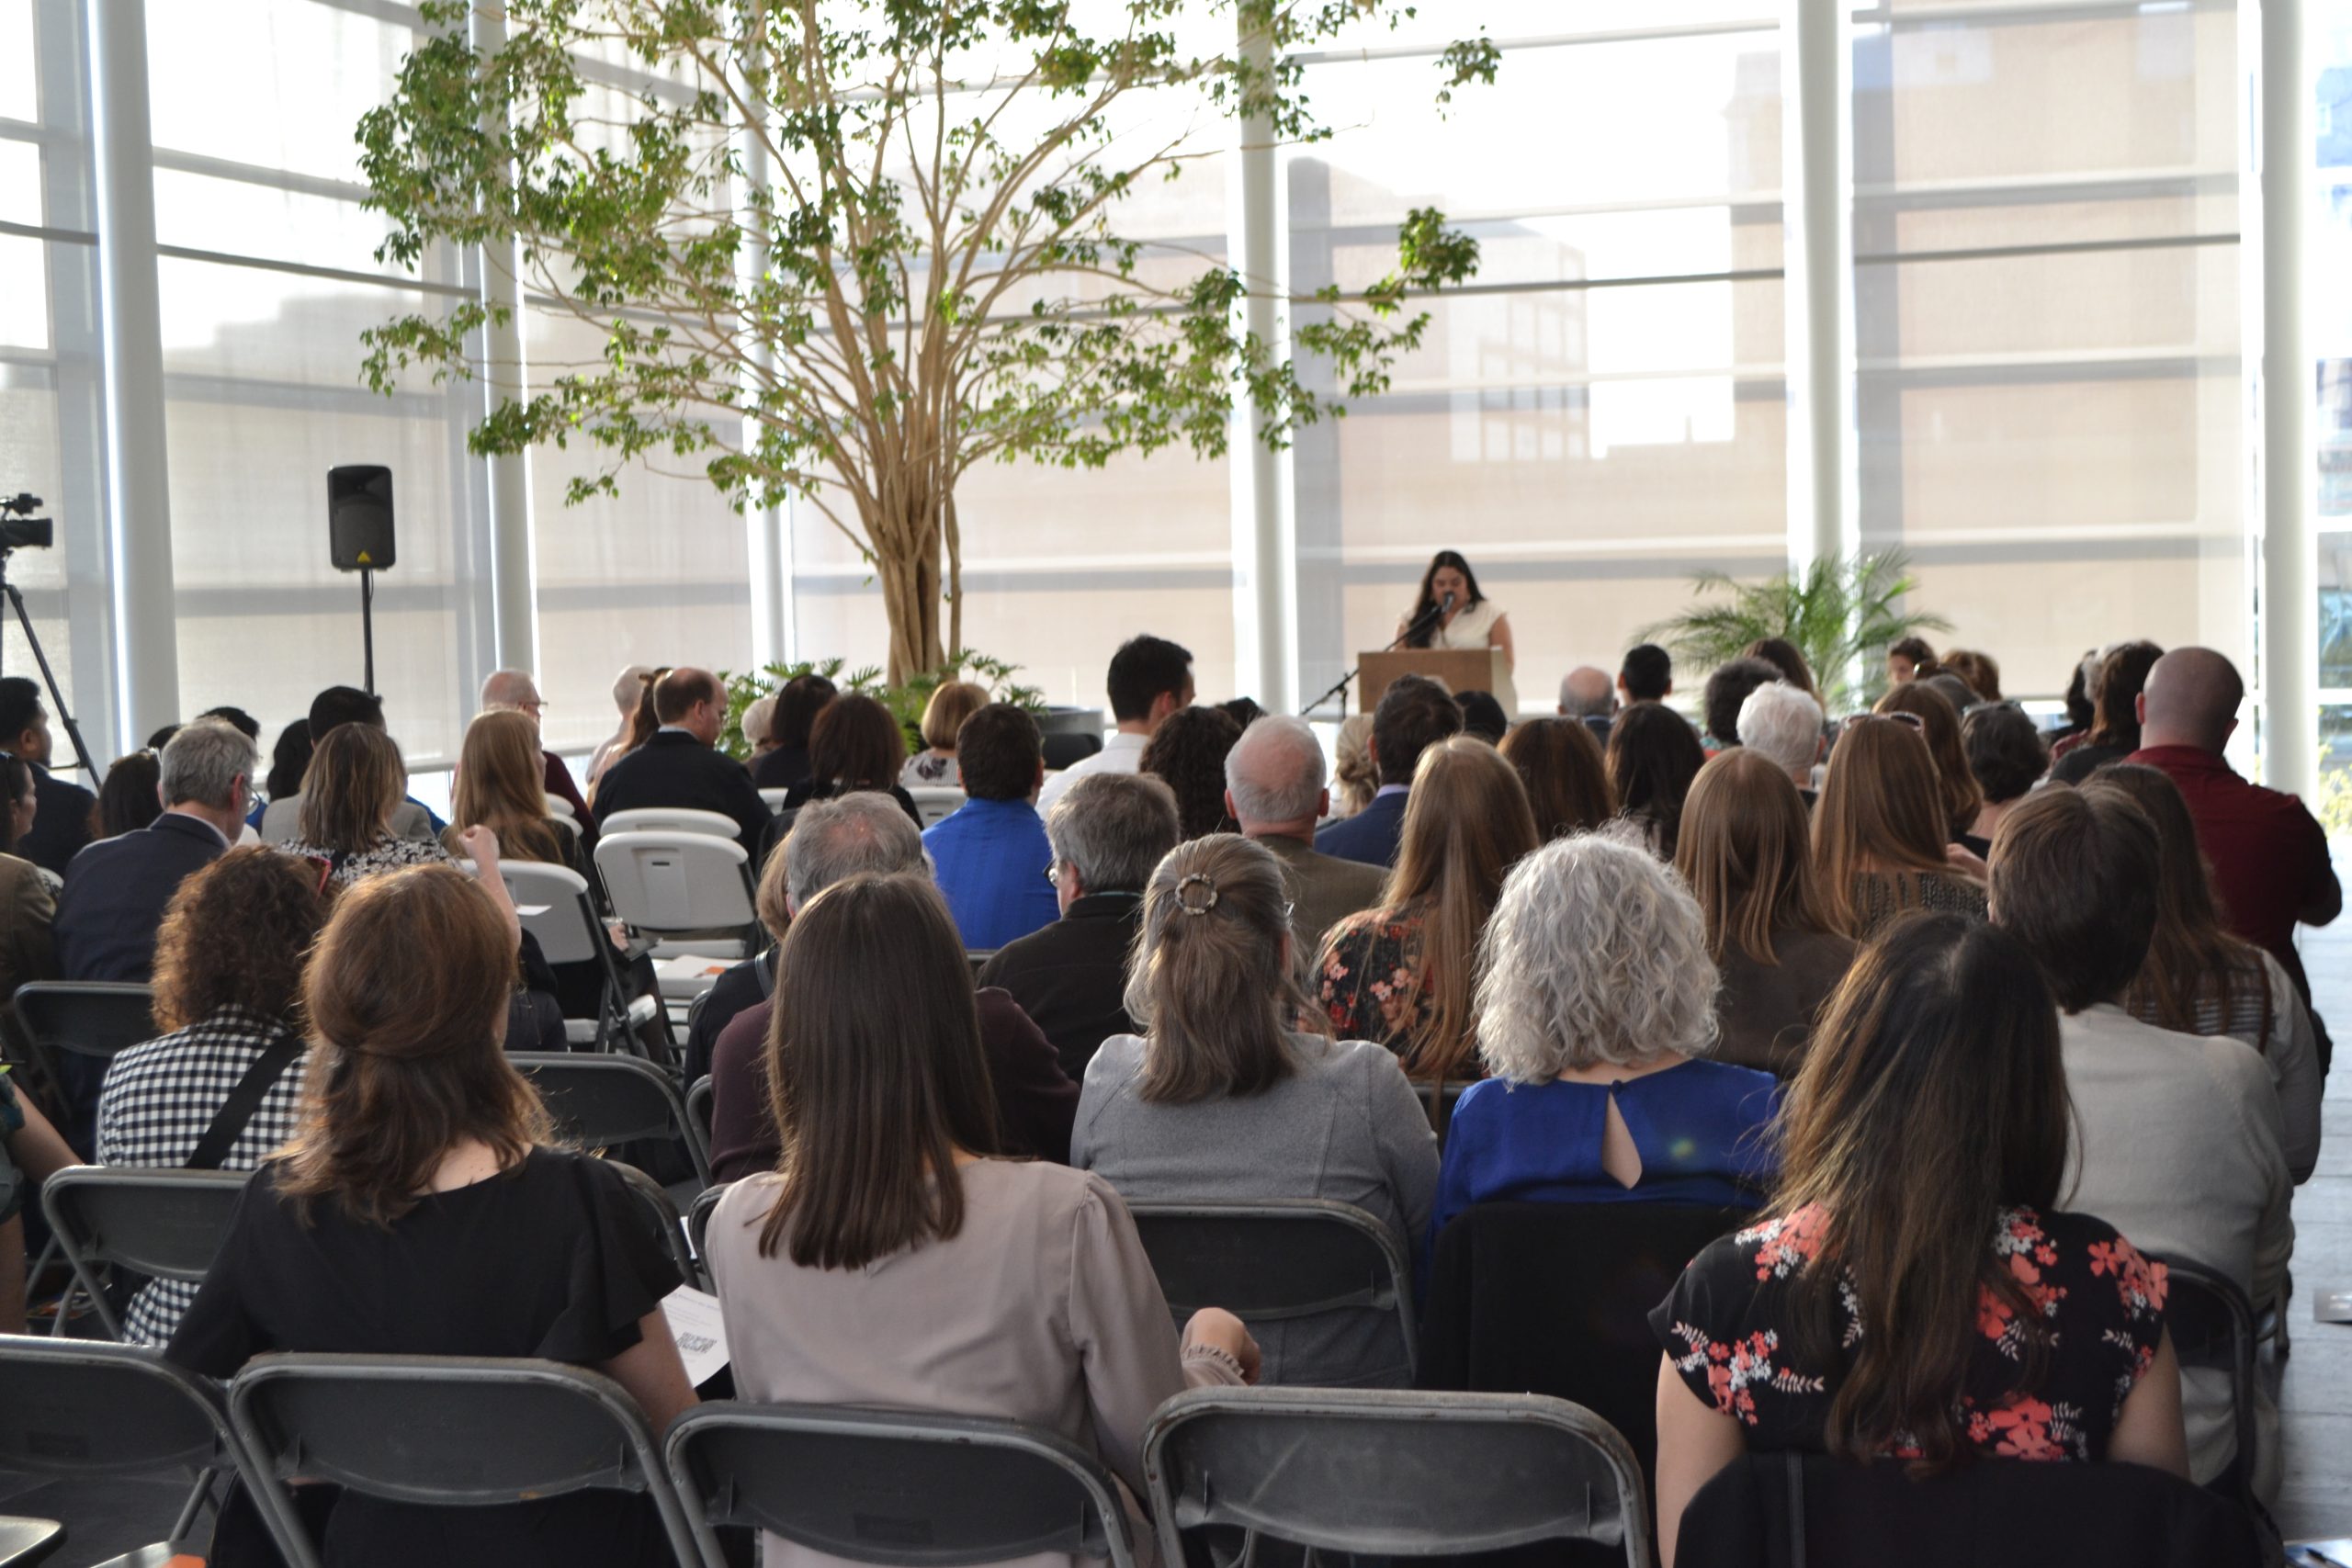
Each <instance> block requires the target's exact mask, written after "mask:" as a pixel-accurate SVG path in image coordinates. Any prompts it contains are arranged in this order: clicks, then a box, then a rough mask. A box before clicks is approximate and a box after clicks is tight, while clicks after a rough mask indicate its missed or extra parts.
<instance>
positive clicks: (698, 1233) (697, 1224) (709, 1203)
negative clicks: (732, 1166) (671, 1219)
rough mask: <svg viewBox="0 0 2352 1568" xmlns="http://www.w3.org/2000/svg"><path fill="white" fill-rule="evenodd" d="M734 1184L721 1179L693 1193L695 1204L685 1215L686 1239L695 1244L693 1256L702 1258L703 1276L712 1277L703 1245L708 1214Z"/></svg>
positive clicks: (708, 1224) (707, 1254) (707, 1229)
mask: <svg viewBox="0 0 2352 1568" xmlns="http://www.w3.org/2000/svg"><path fill="white" fill-rule="evenodd" d="M734 1185H735V1184H734V1183H733V1182H731V1181H722V1182H720V1183H719V1184H718V1186H716V1187H706V1188H704V1189H703V1190H701V1191H700V1192H698V1193H696V1194H695V1206H694V1208H693V1209H692V1210H691V1211H690V1212H689V1213H687V1215H686V1235H687V1239H689V1240H690V1241H692V1242H693V1243H694V1245H695V1257H696V1258H700V1259H702V1271H703V1274H704V1277H705V1278H712V1277H713V1276H712V1275H711V1272H710V1251H709V1249H708V1247H706V1246H705V1245H704V1238H705V1237H707V1236H708V1235H710V1216H711V1214H712V1213H714V1212H715V1211H717V1209H718V1201H719V1200H720V1199H721V1198H724V1197H726V1196H727V1190H728V1189H729V1188H730V1187H732V1186H734Z"/></svg>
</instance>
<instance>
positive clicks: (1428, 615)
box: [1298, 595, 1453, 718]
mask: <svg viewBox="0 0 2352 1568" xmlns="http://www.w3.org/2000/svg"><path fill="white" fill-rule="evenodd" d="M1452 608H1453V599H1452V597H1451V596H1450V595H1449V596H1448V597H1447V599H1446V600H1445V601H1444V602H1443V603H1442V604H1432V605H1430V607H1429V608H1428V609H1426V610H1424V611H1422V612H1421V613H1420V614H1419V615H1417V616H1415V617H1414V619H1413V624H1412V625H1411V626H1407V627H1406V628H1405V629H1404V630H1403V631H1401V632H1398V633H1397V640H1396V641H1394V642H1392V643H1390V644H1389V645H1388V646H1387V647H1386V648H1384V649H1381V650H1380V651H1381V652H1383V653H1394V652H1395V651H1396V650H1397V649H1400V648H1402V647H1404V646H1405V645H1406V644H1407V643H1408V642H1410V641H1412V640H1413V638H1414V637H1417V636H1419V633H1420V630H1421V628H1422V627H1423V626H1428V625H1429V624H1430V622H1432V621H1434V620H1436V619H1437V618H1438V617H1439V616H1441V615H1444V614H1445V613H1446V611H1448V610H1450V609H1452ZM1356 674H1357V671H1354V670H1351V671H1348V672H1347V673H1346V674H1344V675H1342V676H1340V678H1339V679H1338V680H1336V681H1334V682H1331V685H1330V689H1329V690H1328V691H1326V692H1325V693H1324V694H1322V695H1321V696H1319V697H1317V698H1316V699H1315V700H1314V701H1313V702H1311V703H1309V704H1307V705H1306V706H1305V707H1303V708H1301V709H1299V710H1298V716H1299V717H1301V718H1305V717H1306V716H1307V715H1308V714H1311V713H1313V712H1314V711H1315V710H1316V709H1317V708H1319V707H1321V706H1322V705H1324V704H1325V703H1328V702H1329V701H1330V700H1331V699H1332V698H1333V697H1337V696H1341V695H1343V694H1346V692H1347V689H1348V682H1351V681H1352V680H1354V679H1355V678H1356Z"/></svg>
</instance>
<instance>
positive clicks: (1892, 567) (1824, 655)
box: [1640, 550, 1951, 709]
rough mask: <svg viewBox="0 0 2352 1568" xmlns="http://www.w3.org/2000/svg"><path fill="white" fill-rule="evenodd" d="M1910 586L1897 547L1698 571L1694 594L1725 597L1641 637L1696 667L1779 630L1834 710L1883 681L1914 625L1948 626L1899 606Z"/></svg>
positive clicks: (1925, 628) (1732, 655)
mask: <svg viewBox="0 0 2352 1568" xmlns="http://www.w3.org/2000/svg"><path fill="white" fill-rule="evenodd" d="M1917 586H1918V585H1917V583H1916V582H1915V581H1913V580H1912V578H1911V575H1910V559H1909V558H1908V557H1907V556H1905V554H1904V553H1903V552H1902V551H1901V550H1889V551H1887V552H1886V553H1885V554H1883V555H1872V556H1860V557H1857V558H1853V559H1850V560H1818V561H1815V562H1814V563H1813V564H1812V565H1811V566H1810V567H1808V568H1806V569H1805V570H1804V571H1803V572H1801V573H1791V572H1785V571H1784V572H1781V573H1778V574H1777V575H1775V576H1772V577H1768V578H1766V579H1764V580H1763V581H1760V582H1740V581H1736V580H1735V579H1733V578H1732V577H1730V576H1728V575H1726V574H1725V573H1723V572H1720V571H1705V572H1701V573H1700V574H1699V575H1698V576H1697V577H1695V578H1693V579H1692V580H1691V589H1692V592H1694V593H1696V594H1698V595H1700V596H1701V597H1704V596H1705V595H1707V594H1711V593H1727V594H1729V595H1730V597H1729V598H1728V599H1724V600H1721V601H1719V602H1716V603H1713V604H1697V605H1694V606H1693V607H1692V608H1691V609H1689V610H1687V611H1685V612H1684V613H1682V614H1681V615H1677V616H1675V617H1673V618H1672V619H1670V620H1665V621H1660V622H1658V623H1657V625H1656V626H1645V627H1643V628H1642V631H1641V633H1640V635H1641V636H1642V637H1645V638H1646V639H1650V640H1653V641H1657V642H1660V643H1663V644H1664V645H1665V646H1666V648H1667V649H1668V651H1670V652H1671V653H1673V655H1674V656H1675V657H1676V658H1677V659H1679V660H1688V661H1689V662H1690V663H1691V664H1694V665H1697V666H1699V667H1701V668H1702V669H1713V667H1714V666H1716V665H1718V664H1721V663H1724V661H1726V660H1733V659H1736V658H1738V657H1739V656H1740V654H1741V653H1743V652H1745V651H1746V650H1747V646H1748V645H1749V644H1750V643H1753V642H1756V641H1758V639H1760V638H1763V637H1786V638H1788V639H1789V640H1790V641H1791V642H1792V643H1794V644H1796V645H1797V648H1798V649H1799V650H1800V651H1802V652H1803V653H1804V658H1805V662H1806V663H1807V664H1810V665H1811V666H1813V674H1814V680H1815V682H1817V683H1818V684H1819V685H1820V687H1821V696H1822V701H1823V703H1824V704H1825V705H1826V706H1828V707H1830V708H1833V709H1835V708H1837V707H1838V706H1839V705H1842V704H1845V703H1849V702H1853V701H1856V700H1871V699H1874V698H1875V697H1876V696H1877V694H1878V693H1879V691H1880V690H1881V689H1882V688H1883V686H1884V685H1885V683H1886V668H1885V666H1886V649H1887V645H1888V644H1889V643H1892V642H1894V641H1897V640H1899V639H1900V638H1903V637H1908V636H1910V635H1911V634H1912V633H1914V632H1930V631H1932V632H1942V631H1950V630H1951V622H1949V621H1946V620H1944V619H1942V618H1941V617H1940V616H1937V615H1921V614H1915V613H1912V612H1908V611H1905V610H1904V609H1902V608H1901V607H1900V603H1899V602H1900V601H1901V600H1902V598H1903V596H1904V595H1905V594H1907V593H1909V592H1912V590H1913V589H1915V588H1917Z"/></svg>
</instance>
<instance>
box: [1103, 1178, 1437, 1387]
mask: <svg viewBox="0 0 2352 1568" xmlns="http://www.w3.org/2000/svg"><path fill="white" fill-rule="evenodd" d="M1127 1212H1128V1213H1131V1214H1133V1215H1134V1216H1135V1222H1136V1234H1137V1235H1140V1236H1141V1237H1142V1239H1143V1249H1144V1251H1145V1253H1146V1254H1147V1255H1148V1256H1149V1257H1150V1258H1151V1269H1152V1272H1153V1273H1154V1274H1156V1275H1158V1276H1159V1289H1160V1292H1161V1293H1162V1294H1164V1295H1165V1296H1167V1298H1168V1308H1169V1311H1170V1312H1171V1313H1173V1314H1175V1317H1176V1321H1177V1323H1178V1324H1179V1325H1182V1323H1183V1321H1184V1320H1185V1319H1186V1318H1188V1317H1190V1316H1192V1314H1193V1313H1194V1312H1195V1311H1196V1310H1198V1309H1199V1308H1201V1307H1204V1306H1219V1307H1223V1308H1225V1309H1226V1310H1227V1312H1230V1313H1232V1314H1234V1315H1235V1316H1237V1317H1238V1318H1240V1319H1241V1321H1242V1322H1244V1323H1246V1324H1249V1325H1251V1326H1252V1327H1253V1328H1254V1327H1256V1326H1257V1325H1261V1324H1281V1323H1285V1322H1291V1321H1295V1320H1297V1319H1300V1318H1310V1317H1326V1316H1328V1315H1329V1314H1340V1313H1371V1314H1379V1315H1381V1316H1384V1317H1388V1318H1390V1319H1392V1320H1393V1322H1394V1325H1395V1331H1396V1340H1397V1350H1396V1356H1397V1361H1396V1364H1397V1366H1398V1367H1399V1368H1401V1369H1402V1370H1403V1372H1404V1375H1405V1381H1407V1382H1410V1381H1411V1375H1412V1371H1413V1367H1414V1364H1415V1359H1416V1357H1417V1356H1418V1355H1419V1336H1418V1335H1417V1334H1416V1332H1415V1330H1414V1327H1413V1292H1412V1284H1411V1280H1412V1276H1411V1274H1410V1273H1409V1272H1408V1268H1407V1258H1408V1254H1407V1252H1406V1249H1405V1245H1404V1243H1403V1242H1402V1241H1401V1240H1399V1239H1398V1238H1397V1235H1394V1234H1393V1233H1392V1232H1391V1231H1390V1230H1389V1229H1388V1227H1387V1226H1385V1225H1384V1224H1381V1223H1380V1222H1379V1221H1378V1220H1375V1219H1374V1218H1373V1217H1372V1216H1371V1215H1370V1214H1367V1213H1364V1212H1363V1210H1362V1209H1358V1208H1353V1207H1351V1206H1350V1205H1348V1204H1346V1203H1332V1202H1326V1201H1323V1200H1321V1199H1316V1198H1287V1199H1275V1200H1272V1201H1265V1202H1259V1203H1178V1202H1150V1203H1130V1204H1128V1205H1127ZM1263 1337H1265V1336H1262V1335H1261V1338H1263ZM1270 1349H1272V1353H1271V1354H1270V1355H1269V1356H1268V1365H1267V1369H1266V1381H1268V1382H1276V1381H1279V1380H1283V1379H1288V1380H1290V1381H1295V1382H1314V1381H1317V1379H1318V1377H1328V1376H1329V1374H1328V1373H1327V1372H1325V1371H1323V1370H1322V1369H1319V1368H1316V1367H1312V1366H1293V1367H1285V1366H1283V1364H1282V1357H1281V1355H1280V1353H1279V1349H1278V1348H1270Z"/></svg>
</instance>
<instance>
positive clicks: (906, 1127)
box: [760, 876, 998, 1269]
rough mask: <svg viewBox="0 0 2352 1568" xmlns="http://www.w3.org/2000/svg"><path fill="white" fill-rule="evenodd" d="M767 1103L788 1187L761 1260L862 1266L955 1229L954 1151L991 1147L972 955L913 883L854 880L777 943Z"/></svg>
mask: <svg viewBox="0 0 2352 1568" xmlns="http://www.w3.org/2000/svg"><path fill="white" fill-rule="evenodd" d="M775 995H776V1003H775V1012H774V1014H773V1015H772V1016H771V1017H770V1019H769V1021H768V1040H767V1072H768V1103H769V1107H770V1110H771V1111H773V1113H774V1115H775V1124H776V1130H777V1131H778V1132H779V1133H781V1134H783V1140H784V1152H783V1154H782V1156H780V1158H779V1161H778V1164H777V1170H778V1172H779V1173H780V1174H781V1175H782V1176H783V1178H784V1180H783V1182H782V1184H781V1187H780V1189H779V1190H778V1191H777V1193H776V1200H775V1204H774V1205H773V1206H771V1207H770V1208H769V1210H768V1214H767V1222H766V1224H763V1226H762V1227H761V1229H760V1255H761V1256H762V1257H763V1258H773V1257H775V1253H776V1250H777V1248H778V1247H782V1248H784V1249H785V1251H786V1254H787V1255H788V1256H789V1257H790V1258H791V1259H792V1261H793V1262H794V1263H796V1264H797V1265H799V1266H800V1267H801V1268H803V1269H862V1268H864V1267H865V1265H867V1264H868V1263H871V1262H873V1261H874V1260H875V1259H876V1258H887V1257H888V1256H890V1255H891V1254H892V1253H895V1252H899V1251H902V1250H904V1249H905V1248H907V1247H913V1246H916V1245H918V1244H919V1243H922V1242H924V1241H928V1240H939V1241H944V1240H946V1239H947V1238H948V1237H950V1236H953V1235H955V1234H956V1232H957V1231H959V1230H961V1229H962V1228H963V1225H964V1184H963V1180H962V1179H961V1178H960V1177H959V1176H958V1175H957V1174H956V1151H957V1150H959V1149H960V1150H963V1151H965V1152H966V1153H969V1154H979V1155H990V1154H995V1153H996V1152H997V1150H998V1133H997V1115H996V1096H995V1093H994V1090H993V1089H992V1087H991V1085H990V1081H989V1064H988V1058H987V1056H986V1055H983V1054H982V1052H981V1049H980V1022H979V1013H978V1009H977V1006H976V1004H975V1003H974V1001H973V998H972V968H971V963H970V961H969V960H968V959H967V958H966V957H965V955H964V942H963V939H962V938H961V937H959V936H957V935H956V922H955V920H954V919H951V918H950V917H949V915H948V913H947V905H946V902H945V900H944V899H942V898H941V897H940V896H939V890H938V889H937V888H936V887H934V886H932V885H931V884H930V883H929V882H927V881H924V880H923V879H922V878H921V877H916V876H853V877H850V878H848V879H846V880H844V881H842V882H836V883H834V884H833V885H832V886H829V887H827V888H826V889H825V890H824V891H823V892H822V893H820V894H819V895H817V897H814V898H811V899H810V900H809V902H808V904H807V905H806V906H805V907H804V908H801V910H800V911H799V912H798V913H797V914H796V915H795V916H794V917H793V919H792V928H791V930H789V931H786V933H785V938H784V942H783V943H782V944H781V946H780V947H779V948H778V950H777V956H776V975H775Z"/></svg>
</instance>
